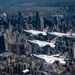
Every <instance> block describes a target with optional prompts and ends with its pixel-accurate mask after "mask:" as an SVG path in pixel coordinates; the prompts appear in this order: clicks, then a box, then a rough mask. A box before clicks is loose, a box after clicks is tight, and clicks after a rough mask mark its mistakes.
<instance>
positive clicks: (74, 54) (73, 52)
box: [72, 48, 75, 60]
mask: <svg viewBox="0 0 75 75" xmlns="http://www.w3.org/2000/svg"><path fill="white" fill-rule="evenodd" d="M72 55H73V59H74V60H75V48H73V50H72Z"/></svg>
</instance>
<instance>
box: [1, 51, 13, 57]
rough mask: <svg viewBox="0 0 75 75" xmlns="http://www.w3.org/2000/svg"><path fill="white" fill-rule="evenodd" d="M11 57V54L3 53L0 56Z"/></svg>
mask: <svg viewBox="0 0 75 75" xmlns="http://www.w3.org/2000/svg"><path fill="white" fill-rule="evenodd" d="M11 55H13V53H12V52H4V53H1V54H0V56H1V57H8V56H11Z"/></svg>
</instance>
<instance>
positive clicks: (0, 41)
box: [0, 36, 5, 53]
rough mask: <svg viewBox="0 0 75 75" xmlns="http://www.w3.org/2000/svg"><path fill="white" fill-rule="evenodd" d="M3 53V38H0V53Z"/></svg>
mask: <svg viewBox="0 0 75 75" xmlns="http://www.w3.org/2000/svg"><path fill="white" fill-rule="evenodd" d="M4 51H5V41H4V36H0V53H1V52H4Z"/></svg>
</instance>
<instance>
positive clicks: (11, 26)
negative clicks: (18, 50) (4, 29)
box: [9, 23, 13, 35]
mask: <svg viewBox="0 0 75 75" xmlns="http://www.w3.org/2000/svg"><path fill="white" fill-rule="evenodd" d="M12 30H13V25H11V23H9V35H11V33H12Z"/></svg>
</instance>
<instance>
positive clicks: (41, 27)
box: [40, 17, 44, 30]
mask: <svg viewBox="0 0 75 75" xmlns="http://www.w3.org/2000/svg"><path fill="white" fill-rule="evenodd" d="M40 25H41V26H40V29H41V30H42V29H44V20H43V17H40Z"/></svg>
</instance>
